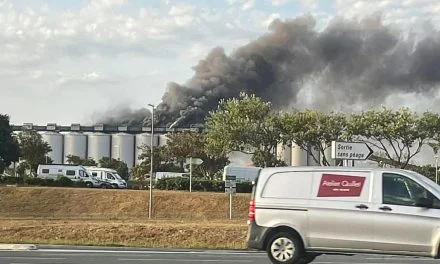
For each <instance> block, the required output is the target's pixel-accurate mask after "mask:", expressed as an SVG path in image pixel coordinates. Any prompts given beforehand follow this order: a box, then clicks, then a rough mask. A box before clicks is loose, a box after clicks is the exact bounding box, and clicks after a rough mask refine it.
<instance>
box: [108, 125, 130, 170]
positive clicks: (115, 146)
mask: <svg viewBox="0 0 440 264" xmlns="http://www.w3.org/2000/svg"><path fill="white" fill-rule="evenodd" d="M134 155H135V154H134V136H133V135H131V134H126V133H118V134H113V135H112V158H114V159H118V160H121V161H123V162H125V163H126V164H127V167H128V168H129V169H131V168H132V167H133V166H134Z"/></svg>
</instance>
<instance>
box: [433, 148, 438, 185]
mask: <svg viewBox="0 0 440 264" xmlns="http://www.w3.org/2000/svg"><path fill="white" fill-rule="evenodd" d="M434 158H435V183H437V184H438V156H437V155H435V156H434Z"/></svg>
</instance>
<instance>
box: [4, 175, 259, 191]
mask: <svg viewBox="0 0 440 264" xmlns="http://www.w3.org/2000/svg"><path fill="white" fill-rule="evenodd" d="M0 184H14V185H15V184H16V185H30V186H50V187H85V183H84V182H75V181H72V180H70V179H69V178H67V177H60V178H58V179H56V180H54V179H43V178H36V177H31V178H26V179H25V180H23V178H21V177H0ZM148 186H149V182H135V181H129V182H128V186H127V187H128V188H129V189H137V190H145V189H148ZM154 186H155V188H156V189H159V190H179V191H184V190H185V191H186V190H189V178H180V177H176V178H163V179H159V180H157V181H156V183H155V185H154ZM191 189H192V190H193V191H203V192H224V191H225V182H224V181H218V180H213V181H210V180H200V179H193V180H192V188H191ZM251 192H252V183H251V182H237V193H251Z"/></svg>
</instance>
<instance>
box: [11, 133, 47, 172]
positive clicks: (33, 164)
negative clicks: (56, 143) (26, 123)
mask: <svg viewBox="0 0 440 264" xmlns="http://www.w3.org/2000/svg"><path fill="white" fill-rule="evenodd" d="M18 142H19V146H20V157H21V158H23V159H24V160H26V161H27V163H28V164H29V166H30V168H31V171H32V172H37V168H38V164H45V163H46V159H47V157H46V156H47V154H48V153H49V152H50V151H52V148H51V147H50V145H49V143H47V142H46V141H44V140H43V138H42V136H41V135H40V134H39V133H38V132H36V131H34V130H26V131H23V132H22V133H20V134H18ZM48 163H49V162H48Z"/></svg>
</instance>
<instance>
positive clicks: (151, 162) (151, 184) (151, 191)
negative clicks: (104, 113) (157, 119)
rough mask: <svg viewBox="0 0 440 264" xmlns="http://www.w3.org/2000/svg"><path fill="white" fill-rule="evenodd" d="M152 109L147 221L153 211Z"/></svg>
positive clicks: (152, 117)
mask: <svg viewBox="0 0 440 264" xmlns="http://www.w3.org/2000/svg"><path fill="white" fill-rule="evenodd" d="M149 106H151V107H152V109H153V110H152V111H151V140H150V150H151V153H150V189H149V191H150V201H149V203H148V219H151V215H152V210H153V148H154V146H153V143H154V141H153V138H154V105H152V104H149Z"/></svg>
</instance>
